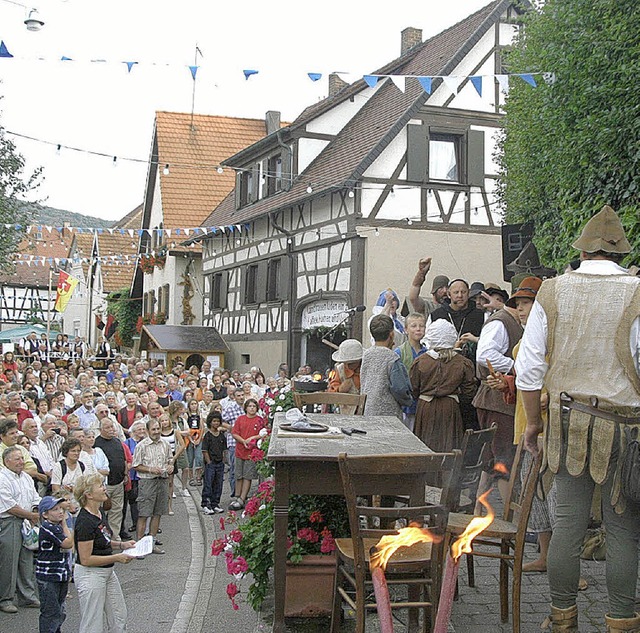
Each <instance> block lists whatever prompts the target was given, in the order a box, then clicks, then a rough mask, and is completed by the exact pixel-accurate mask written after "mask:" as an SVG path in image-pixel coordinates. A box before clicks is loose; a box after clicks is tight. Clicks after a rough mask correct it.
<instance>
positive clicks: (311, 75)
mask: <svg viewBox="0 0 640 633" xmlns="http://www.w3.org/2000/svg"><path fill="white" fill-rule="evenodd" d="M307 75H308V76H309V79H311V81H318V79H322V73H307Z"/></svg>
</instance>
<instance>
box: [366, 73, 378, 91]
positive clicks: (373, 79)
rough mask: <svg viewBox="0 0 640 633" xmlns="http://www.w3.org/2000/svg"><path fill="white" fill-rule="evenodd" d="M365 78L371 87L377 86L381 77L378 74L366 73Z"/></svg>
mask: <svg viewBox="0 0 640 633" xmlns="http://www.w3.org/2000/svg"><path fill="white" fill-rule="evenodd" d="M363 79H364V81H365V83H366V84H367V86H369V88H375V87H376V84H377V83H378V79H380V77H378V76H377V75H364V77H363Z"/></svg>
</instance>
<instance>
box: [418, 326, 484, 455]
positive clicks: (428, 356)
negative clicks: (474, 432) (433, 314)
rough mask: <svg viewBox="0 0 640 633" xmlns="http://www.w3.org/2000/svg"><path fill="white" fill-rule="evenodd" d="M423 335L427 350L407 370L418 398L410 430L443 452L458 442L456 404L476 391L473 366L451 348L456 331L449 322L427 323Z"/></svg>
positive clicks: (460, 426) (460, 427)
mask: <svg viewBox="0 0 640 633" xmlns="http://www.w3.org/2000/svg"><path fill="white" fill-rule="evenodd" d="M425 338H426V342H427V347H428V351H427V352H425V353H424V354H422V355H421V356H418V358H416V360H415V362H414V363H413V365H412V366H411V369H410V371H409V377H410V378H411V386H412V388H413V397H414V398H416V399H417V401H418V407H417V410H416V420H415V427H414V430H413V432H414V433H415V434H416V435H417V436H418V437H419V438H420V439H421V440H422V441H423V442H424V443H425V444H426V445H427V446H428V447H429V448H431V449H432V450H434V451H436V452H447V451H451V450H452V449H454V448H460V445H461V444H462V436H463V435H464V425H463V422H462V415H461V414H460V404H459V403H460V398H461V397H462V398H467V399H470V398H471V397H472V396H473V394H474V393H475V391H476V388H477V382H476V379H475V368H474V365H473V363H472V362H471V361H470V360H469V359H468V358H465V357H464V356H462V355H461V354H459V353H458V352H457V351H456V350H455V349H454V345H455V344H456V341H457V339H458V334H457V332H456V329H455V327H454V326H453V325H452V324H451V323H449V321H445V320H444V319H438V320H437V321H434V322H433V323H431V325H429V327H428V328H427V331H426V335H425Z"/></svg>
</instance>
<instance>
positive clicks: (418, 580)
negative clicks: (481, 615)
mask: <svg viewBox="0 0 640 633" xmlns="http://www.w3.org/2000/svg"><path fill="white" fill-rule="evenodd" d="M338 463H339V466H340V474H341V476H342V482H343V485H344V493H345V498H346V501H347V508H348V511H349V525H350V529H351V538H342V539H336V546H337V551H338V571H337V574H336V584H335V592H334V603H333V614H332V618H331V629H330V631H331V633H337V631H338V630H339V626H340V616H341V613H342V601H343V600H344V601H345V602H346V603H347V604H348V605H349V606H350V607H351V608H352V609H353V610H354V612H355V614H356V633H363V632H364V630H365V621H366V612H367V611H371V610H374V609H376V603H375V601H372V600H369V599H368V597H367V594H366V593H365V591H366V589H367V588H368V589H370V588H371V577H370V574H369V552H370V550H371V548H372V547H373V546H374V545H375V544H376V543H377V542H378V541H379V540H380V538H381V537H382V536H383V535H385V534H396V533H397V531H396V530H395V529H383V528H382V527H379V528H374V527H369V526H371V525H374V524H375V521H379V524H380V526H384V525H388V524H389V522H390V521H392V522H394V525H396V526H397V525H398V524H397V523H395V522H396V521H398V520H403V521H404V525H409V523H410V522H412V523H413V524H416V523H417V524H419V525H420V526H424V527H428V528H429V530H430V531H432V532H433V533H435V534H436V535H438V536H440V537H444V534H445V531H446V528H447V517H448V514H449V512H448V509H447V508H446V507H445V506H444V505H427V504H426V503H425V501H424V489H425V480H426V478H427V476H428V475H429V474H433V473H435V472H440V471H442V470H447V471H450V472H451V481H453V482H455V481H456V480H459V475H460V469H461V467H462V453H461V452H460V451H454V452H453V453H431V454H429V453H425V454H424V455H384V456H381V455H374V456H367V457H349V456H348V455H346V454H345V453H341V454H340V455H339V457H338ZM392 492H402V493H404V494H407V495H409V496H408V499H409V503H408V505H404V506H402V507H375V506H373V505H369V504H370V503H371V502H370V501H369V499H370V498H371V497H370V495H376V494H382V495H384V494H390V493H392ZM443 559H444V547H443V539H441V540H440V541H439V542H438V543H419V544H417V545H414V546H412V547H409V548H401V549H400V550H399V551H398V552H396V553H395V554H394V555H393V556H392V557H391V559H390V561H389V563H388V565H387V568H386V572H385V575H386V578H387V583H388V585H389V588H390V591H391V595H392V596H393V589H394V587H395V586H397V585H399V586H402V585H406V586H407V598H408V600H407V601H406V602H400V601H398V598H397V596H396V598H395V599H394V601H393V602H392V603H391V608H392V609H400V608H408V609H409V627H408V628H409V630H411V631H416V630H417V628H418V620H419V610H422V611H423V625H422V630H423V631H424V632H427V631H430V630H431V629H432V625H433V620H435V614H436V611H437V602H438V598H439V597H440V581H441V576H442V567H443ZM343 582H344V585H345V586H346V589H345V588H344V587H343V586H342V585H343ZM354 592H355V596H354V595H353V594H354Z"/></svg>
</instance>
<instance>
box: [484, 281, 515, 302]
mask: <svg viewBox="0 0 640 633" xmlns="http://www.w3.org/2000/svg"><path fill="white" fill-rule="evenodd" d="M484 291H485V293H486V294H488V295H489V296H493V295H498V296H499V297H501V298H502V301H503V303H506V302H507V301H508V299H509V293H508V292H507V291H506V290H503V289H502V288H500V286H499V285H498V284H492V283H488V284H487V285H486V286H485V287H484Z"/></svg>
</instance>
